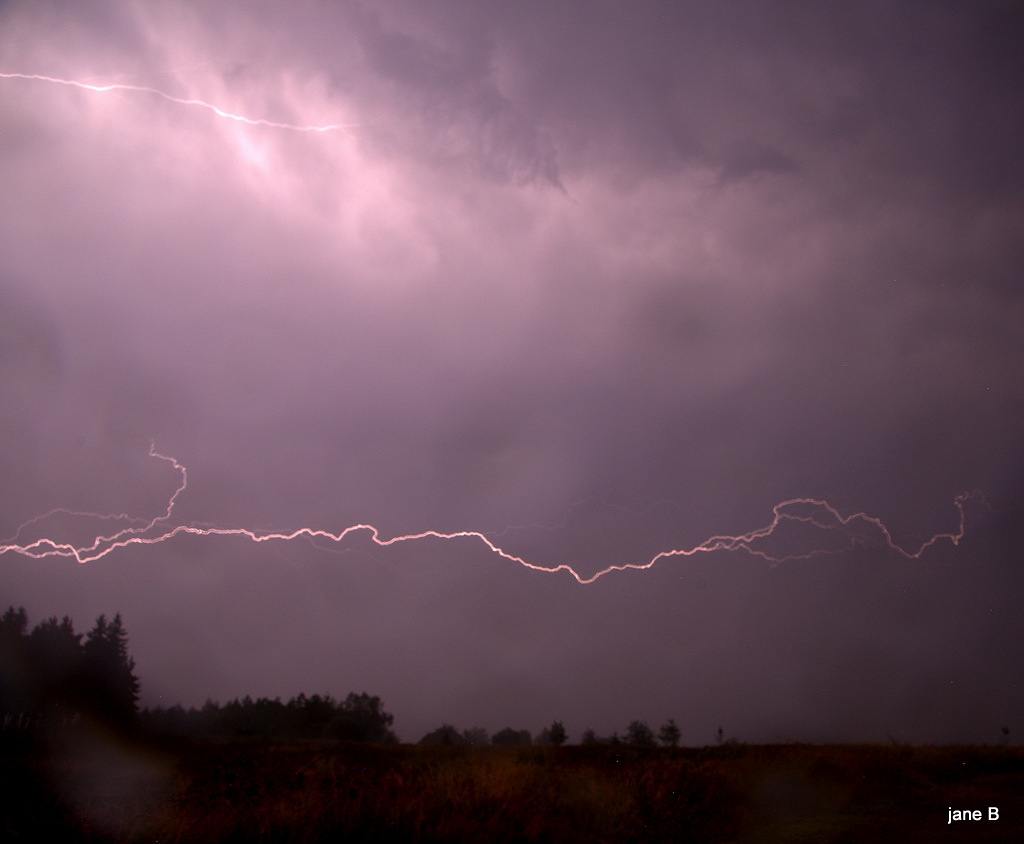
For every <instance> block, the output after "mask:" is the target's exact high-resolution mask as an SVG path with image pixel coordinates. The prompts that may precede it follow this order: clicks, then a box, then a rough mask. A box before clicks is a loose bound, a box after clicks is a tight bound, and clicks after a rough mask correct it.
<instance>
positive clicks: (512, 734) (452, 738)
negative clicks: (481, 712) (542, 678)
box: [419, 721, 566, 747]
mask: <svg viewBox="0 0 1024 844" xmlns="http://www.w3.org/2000/svg"><path fill="white" fill-rule="evenodd" d="M565 741H566V733H565V727H564V726H562V722H561V721H554V722H552V724H551V726H550V727H545V728H544V729H542V730H541V731H540V732H539V733H537V736H536V738H531V737H530V731H529V730H514V729H512V728H511V727H505V729H503V730H499V731H498V732H496V733H495V734H494V735H493V736H491V737H490V738H488V735H487V730H485V729H484V728H483V727H472V728H471V729H468V730H463V731H462V732H459V731H458V730H457V729H456V728H455V727H453V726H452V725H451V724H442V725H441V726H440V727H438V728H437V729H436V730H433V731H432V732H429V733H427V734H426V735H425V736H424V737H423V738H421V739H420V741H419V743H420V744H423V745H448V746H451V747H463V746H471V747H486V746H488V745H492V746H494V747H528V746H529V745H531V744H533V745H556V746H557V745H562V744H565Z"/></svg>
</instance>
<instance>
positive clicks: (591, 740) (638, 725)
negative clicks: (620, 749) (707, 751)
mask: <svg viewBox="0 0 1024 844" xmlns="http://www.w3.org/2000/svg"><path fill="white" fill-rule="evenodd" d="M681 737H682V733H681V731H680V729H679V727H678V726H677V725H676V722H675V721H674V720H672V719H671V718H669V719H668V720H667V721H666V722H665V723H664V724H662V725H661V729H660V730H658V735H657V741H655V735H654V730H652V729H651V727H650V726H649V725H648V723H647V722H646V721H630V723H629V726H628V727H626V735H625V736H620V735H619V734H618V733H617V732H615V733H612V734H611V736H609V737H607V738H604V737H601V736H598V735H597V734H596V733H595V732H594V731H593V730H592V729H587V730H584V731H583V739H582V741H581V743H582V744H629V745H632V746H634V747H654V746H655V745H656V744H657V743H658V742H661V744H662V745H663V746H665V747H678V746H679V739H680V738H681Z"/></svg>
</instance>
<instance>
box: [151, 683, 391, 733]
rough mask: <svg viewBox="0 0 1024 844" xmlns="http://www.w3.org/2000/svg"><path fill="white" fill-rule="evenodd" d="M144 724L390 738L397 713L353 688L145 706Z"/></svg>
mask: <svg viewBox="0 0 1024 844" xmlns="http://www.w3.org/2000/svg"><path fill="white" fill-rule="evenodd" d="M140 722H141V723H142V726H143V727H145V728H146V729H148V730H151V731H153V732H157V733H162V734H164V735H172V736H192V737H233V736H261V737H272V738H318V739H319V738H324V739H337V740H340V741H360V742H374V743H379V744H390V743H393V742H395V741H397V739H396V738H395V734H394V733H393V732H392V731H391V725H392V723H393V722H394V716H393V715H392V714H391V713H390V712H386V711H385V710H384V707H383V705H382V704H381V700H380V698H379V697H377V696H376V695H374V696H371V695H368V694H366V693H365V692H364V693H362V694H358V695H357V694H349V695H348V697H346V698H345V699H344V700H341V701H339V700H335V699H334V698H332V697H331V696H330V695H318V694H314V695H311V696H310V697H306V695H304V694H300V695H299V696H298V697H293V698H292V699H291V700H289V701H288V702H287V703H282V702H281V700H280V699H279V698H275V699H274V700H269V699H267V698H265V697H261V698H257V699H256V700H253V699H252V698H250V697H249V696H248V695H247V696H246V697H245V698H243V699H242V700H238V699H235V700H232V701H231V702H229V703H226V704H224V705H223V706H222V705H220V704H218V703H214V702H213V701H207V702H206V704H205V705H204V706H202V707H201V708H198V709H197V708H195V707H192V708H190V709H184V708H183V707H181V706H172V707H170V708H168V709H163V708H157V709H145V710H143V711H142V713H141V715H140Z"/></svg>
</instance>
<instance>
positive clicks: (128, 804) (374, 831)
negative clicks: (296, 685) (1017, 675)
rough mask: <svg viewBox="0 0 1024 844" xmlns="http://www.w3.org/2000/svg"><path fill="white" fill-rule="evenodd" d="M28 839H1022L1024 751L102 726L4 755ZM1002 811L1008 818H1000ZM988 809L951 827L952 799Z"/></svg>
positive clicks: (6, 781) (16, 829)
mask: <svg viewBox="0 0 1024 844" xmlns="http://www.w3.org/2000/svg"><path fill="white" fill-rule="evenodd" d="M0 760H2V761H0V765H2V767H0V788H2V795H3V798H2V803H3V807H4V808H3V810H2V819H0V820H2V827H0V830H2V835H3V837H6V839H7V840H12V841H19V840H24V841H35V840H48V839H54V840H59V841H97V842H100V841H104V842H106V841H130V842H153V841H159V842H214V841H228V842H249V841H254V842H255V841H259V842H320V841H345V842H359V841H384V840H390V841H421V842H441V841H487V842H520V841H532V842H625V841H674V842H679V841H683V842H685V841H710V842H730V841H736V842H743V841H781V842H803V841H807V842H812V841H813V842H868V841H870V842H885V841H901V842H906V841H931V842H948V841H1013V842H1020V841H1022V840H1024V749H1021V748H1016V747H906V746H876V745H839V746H818V745H797V744H787V745H765V746H762V745H730V746H722V747H714V748H698V749H686V748H682V749H655V748H634V747H629V746H610V745H600V746H585V747H562V748H553V747H552V748H544V747H523V748H504V749H502V748H483V749H481V748H450V747H430V748H427V747H417V746H408V745H396V746H371V745H356V744H331V743H324V742H316V743H298V742H292V743H281V742H268V741H263V740H256V739H252V740H238V741H221V742H212V741H210V742H203V743H200V742H182V743H180V744H170V743H153V742H135V743H131V744H129V743H125V742H123V741H118V740H114V739H109V738H102V737H99V736H96V735H93V736H91V737H86V736H80V737H79V738H78V739H76V740H73V741H71V740H68V741H64V742H62V743H61V745H60V746H51V747H49V748H40V747H39V746H35V745H30V744H28V743H21V744H18V743H14V744H11V743H8V744H7V745H6V746H5V747H4V749H3V753H2V756H0ZM989 807H996V808H997V809H998V812H999V818H998V820H988V819H987V815H988V810H989ZM950 808H952V809H957V810H975V809H978V810H981V812H982V815H983V817H984V818H985V819H983V820H980V821H958V822H954V823H952V824H950V823H949V822H948V821H949V810H950Z"/></svg>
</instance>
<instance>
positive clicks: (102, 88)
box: [0, 73, 356, 132]
mask: <svg viewBox="0 0 1024 844" xmlns="http://www.w3.org/2000/svg"><path fill="white" fill-rule="evenodd" d="M0 79H28V80H35V81H38V82H50V83H52V84H55V85H68V86H70V87H72V88H80V89H82V90H84V91H94V92H96V93H101V94H102V93H106V92H108V91H134V92H136V93H144V94H153V95H155V96H157V97H162V98H163V99H165V100H168V101H169V102H172V103H177V104H178V105H184V106H197V107H199V108H205V109H207V110H208V111H212V112H213V113H214V114H216V115H217V116H218V117H223V118H225V119H227V120H234V121H236V122H238V123H245V124H247V125H249V126H266V127H268V128H271V129H287V130H289V131H292V132H334V131H338V130H341V131H344V130H345V129H347V128H349V127H351V126H354V125H356V124H353V123H328V124H326V125H323V126H317V125H308V126H302V125H297V124H294V123H279V122H278V121H276V120H264V119H263V118H259V117H246V116H245V115H242V114H234V113H232V112H230V111H225V110H224V109H222V108H220V107H219V106H216V105H214V104H213V103H210V102H207V101H206V100H199V99H188V98H184V97H175V96H174V95H173V94H168V93H167V92H166V91H161V90H160V89H159V88H151V87H149V86H148V85H129V84H126V83H122V82H111V83H108V84H106V85H94V84H92V83H89V82H81V81H79V80H77V79H60V78H58V77H55V76H42V75H39V74H35V73H0Z"/></svg>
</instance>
